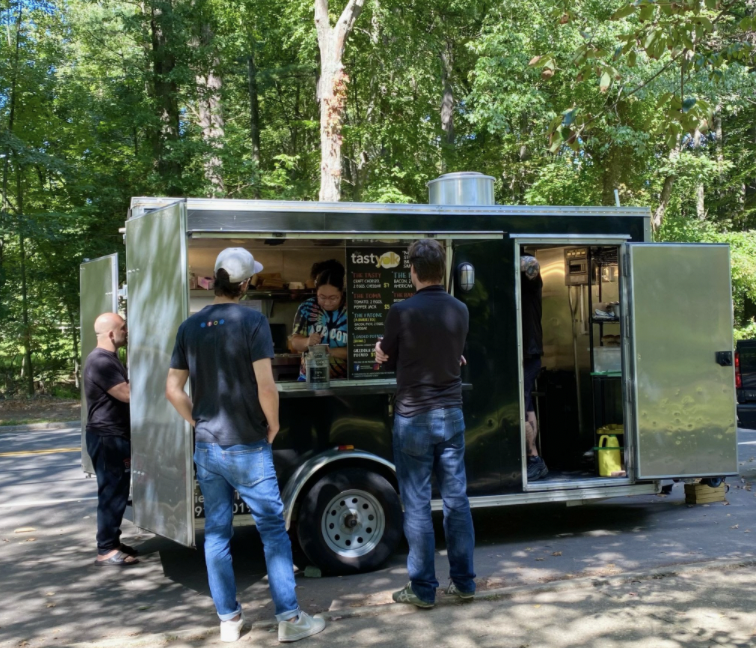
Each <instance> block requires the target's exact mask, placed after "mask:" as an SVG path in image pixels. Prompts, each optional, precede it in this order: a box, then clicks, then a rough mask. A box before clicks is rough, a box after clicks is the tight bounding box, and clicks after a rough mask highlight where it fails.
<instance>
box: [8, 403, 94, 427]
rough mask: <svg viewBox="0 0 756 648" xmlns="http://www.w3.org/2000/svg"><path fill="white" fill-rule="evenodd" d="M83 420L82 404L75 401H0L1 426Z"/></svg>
mask: <svg viewBox="0 0 756 648" xmlns="http://www.w3.org/2000/svg"><path fill="white" fill-rule="evenodd" d="M80 418H81V402H80V401H78V400H75V399H66V398H54V397H52V396H36V397H35V398H18V399H16V398H9V399H5V400H0V425H23V424H25V423H52V422H57V421H75V420H77V419H80Z"/></svg>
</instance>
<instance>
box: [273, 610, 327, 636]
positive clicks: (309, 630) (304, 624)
mask: <svg viewBox="0 0 756 648" xmlns="http://www.w3.org/2000/svg"><path fill="white" fill-rule="evenodd" d="M325 625H326V623H325V619H321V618H319V617H311V616H310V615H309V614H307V612H300V613H299V616H298V617H297V618H296V619H294V620H293V621H279V623H278V640H279V641H280V642H281V643H288V642H291V641H299V640H300V639H304V638H305V637H311V636H312V635H316V634H318V632H323V630H324V629H325Z"/></svg>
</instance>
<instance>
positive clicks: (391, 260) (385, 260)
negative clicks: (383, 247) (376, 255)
mask: <svg viewBox="0 0 756 648" xmlns="http://www.w3.org/2000/svg"><path fill="white" fill-rule="evenodd" d="M401 260H402V258H401V257H400V256H399V255H398V254H397V253H396V252H386V253H384V254H382V255H381V258H380V259H378V265H377V266H376V267H377V268H396V266H398V265H399V262H400V261H401Z"/></svg>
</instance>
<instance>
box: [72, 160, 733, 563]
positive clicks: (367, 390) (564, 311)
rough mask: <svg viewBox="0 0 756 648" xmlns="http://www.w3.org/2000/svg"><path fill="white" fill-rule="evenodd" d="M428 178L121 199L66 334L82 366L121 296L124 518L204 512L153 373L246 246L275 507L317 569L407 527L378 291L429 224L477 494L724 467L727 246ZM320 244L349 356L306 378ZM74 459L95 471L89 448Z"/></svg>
mask: <svg viewBox="0 0 756 648" xmlns="http://www.w3.org/2000/svg"><path fill="white" fill-rule="evenodd" d="M429 185H430V194H431V199H430V201H429V204H427V205H404V204H368V203H333V204H331V203H318V202H285V201H263V200H227V199H192V198H189V199H174V198H134V199H133V200H132V201H131V208H130V210H129V214H128V219H127V221H126V225H125V245H126V263H125V281H119V264H118V258H117V255H111V256H108V257H104V258H101V259H96V260H92V261H88V262H86V263H84V264H82V266H81V331H82V364H83V362H84V361H85V360H86V355H87V354H88V353H89V352H90V351H91V349H92V348H93V347H94V345H95V340H94V337H93V332H92V325H93V322H94V319H95V318H96V317H97V316H98V315H99V314H100V313H102V312H105V311H115V310H117V309H118V308H119V303H120V307H121V308H122V309H123V310H125V311H126V313H127V315H128V326H129V344H128V370H129V376H130V382H131V426H132V489H133V511H132V514H133V521H134V523H135V524H136V525H137V526H138V527H140V528H143V529H147V530H149V531H152V532H154V533H157V534H159V535H161V536H165V537H167V538H170V539H172V540H174V541H176V542H178V543H181V544H183V545H186V546H194V545H195V539H196V537H197V533H198V531H200V530H201V529H202V527H203V521H204V511H203V505H202V497H201V493H200V491H199V489H198V486H197V483H196V480H195V476H194V465H193V461H192V456H193V431H192V429H191V427H190V426H189V425H188V424H187V423H186V422H185V421H184V420H183V419H182V418H181V417H180V416H179V415H178V414H177V413H176V411H175V410H174V409H173V407H172V406H171V405H170V403H169V402H168V401H167V400H166V399H165V395H164V393H165V382H166V376H167V372H168V367H169V361H170V357H171V352H172V349H173V345H174V340H175V335H176V331H177V329H178V327H179V325H180V324H181V322H182V321H183V320H184V319H185V318H186V317H187V316H189V315H190V314H192V313H195V312H198V311H199V310H201V309H202V308H203V307H204V306H206V305H208V304H209V303H211V301H212V300H213V297H214V295H213V292H212V290H209V289H208V287H209V285H210V284H209V283H208V279H205V278H211V277H212V276H213V268H214V262H215V258H216V256H217V254H218V253H219V252H220V251H221V250H222V249H223V248H225V247H230V246H237V247H244V248H247V249H248V250H250V251H251V252H252V253H253V254H254V257H255V259H256V260H258V261H260V262H261V263H262V264H263V266H264V271H263V273H264V276H263V278H262V280H260V278H259V277H258V280H256V281H255V284H256V286H255V287H254V288H251V289H250V290H249V292H248V293H247V294H246V295H245V296H244V298H243V300H242V302H241V304H242V305H243V306H245V307H249V308H254V309H257V310H259V311H260V312H262V313H264V314H265V315H266V317H267V318H268V321H269V322H270V326H271V331H272V334H273V340H274V345H275V359H274V360H273V365H274V372H275V376H276V379H277V385H278V389H279V393H280V419H281V431H280V433H279V435H278V437H277V438H276V440H275V443H274V458H275V465H276V470H277V474H278V479H279V482H280V487H281V492H282V498H283V501H284V505H285V519H286V524H287V527H288V528H289V530H290V533H291V535H292V537H293V538H294V539H295V540H298V541H299V544H300V545H301V548H302V550H303V551H304V553H305V554H306V556H307V558H308V559H309V561H311V563H313V564H316V565H318V566H320V567H321V568H323V569H326V570H328V571H330V572H332V573H349V572H356V571H364V570H369V569H373V568H376V567H377V566H379V565H380V564H381V563H382V562H383V561H384V560H385V559H386V558H387V557H388V556H389V555H390V554H391V553H392V551H393V550H394V549H395V548H396V546H397V544H398V542H399V540H400V537H401V518H402V507H401V499H400V493H399V492H398V487H397V480H396V476H395V470H394V465H393V458H392V432H391V430H392V419H393V399H394V395H395V391H396V380H395V376H394V374H392V373H390V372H388V371H386V370H385V369H384V368H383V367H381V366H380V365H377V364H376V363H375V358H374V351H373V349H374V345H375V342H376V340H377V339H378V338H379V337H380V335H381V334H382V331H383V324H384V319H385V316H386V313H387V312H388V309H389V308H390V307H391V305H392V304H393V303H396V302H398V301H400V300H403V299H407V298H410V299H411V296H412V294H413V288H412V284H411V282H410V278H409V262H408V258H407V249H408V246H409V245H410V244H411V242H412V241H414V240H416V239H419V238H423V237H431V238H435V239H436V240H438V241H439V242H440V243H441V244H442V245H443V246H444V247H445V249H446V253H447V273H446V286H447V288H448V290H449V292H450V293H451V294H453V295H454V296H455V297H456V298H457V299H459V300H460V301H462V302H463V303H464V304H465V305H466V306H467V308H468V310H469V313H470V332H469V335H468V338H467V343H466V347H465V357H466V359H467V364H466V365H465V366H464V367H462V382H463V400H464V415H465V422H466V427H467V430H466V469H467V478H468V494H469V497H470V504H471V506H472V507H476V508H477V507H493V506H506V505H510V504H538V503H544V502H565V503H566V504H567V505H575V504H580V503H583V502H585V501H587V500H598V499H606V498H611V497H623V496H630V495H641V494H652V493H656V492H658V491H659V489H660V488H661V484H662V480H669V479H682V480H694V479H699V478H708V479H721V478H724V477H726V476H728V475H735V474H737V453H736V449H737V445H736V416H735V408H736V405H735V402H736V399H735V378H734V371H733V367H732V361H733V336H732V320H733V315H732V299H731V284H730V260H729V248H728V247H727V246H726V245H715V244H706V245H703V244H678V243H653V242H651V227H650V216H651V214H650V211H649V210H648V209H645V208H634V207H633V208H631V207H621V206H616V207H541V206H538V207H534V206H506V205H495V204H494V203H493V178H489V177H487V176H483V175H481V174H476V173H458V174H448V175H445V176H441V177H440V178H439V179H437V180H434V181H432V182H431V183H429ZM523 254H527V255H532V256H535V257H536V258H537V259H538V261H539V263H540V268H541V276H542V279H543V291H542V308H543V316H542V326H543V351H544V353H543V356H542V358H541V361H542V369H541V373H540V374H539V376H538V379H537V383H536V389H535V391H534V400H535V404H536V413H537V419H538V422H539V428H540V429H539V437H538V447H539V448H540V453H541V456H542V457H543V458H544V460H545V462H546V464H547V465H548V467H549V474H548V475H547V476H546V477H545V478H543V479H539V480H537V481H530V482H529V481H528V477H527V470H526V464H527V456H526V441H525V432H526V427H525V411H524V400H523V398H524V396H523V394H524V392H523V368H522V358H523V343H522V324H521V281H525V280H526V279H521V273H520V256H521V255H523ZM329 259H337V260H339V261H340V262H341V263H342V264H343V265H344V267H345V269H346V287H345V292H346V300H347V303H346V307H347V313H348V363H347V364H348V374H347V376H346V378H344V379H339V380H334V379H331V380H330V383H329V384H328V385H327V386H325V385H308V384H307V383H306V382H299V381H297V377H298V373H299V363H300V358H299V356H298V355H296V354H293V353H292V352H291V349H290V347H289V343H288V338H289V336H290V335H291V333H292V322H293V320H294V315H295V313H296V310H297V307H298V305H299V304H300V303H301V302H302V301H303V300H304V299H307V298H309V297H311V296H312V295H313V294H314V290H313V289H312V283H311V282H309V279H310V268H311V266H312V265H313V263H315V262H318V261H323V260H329ZM203 285H204V287H203ZM119 296H120V300H119ZM82 409H83V412H84V414H83V416H84V417H86V407H84V408H82ZM83 423H84V425H86V420H84V421H83ZM82 457H83V468H84V470H85V471H88V472H91V471H92V468H91V463H89V460H88V457H87V455H86V449H85V448H84V447H83V449H82ZM436 494H437V493H436ZM432 506H433V508H434V510H440V509H441V508H442V502H441V501H440V499H434V500H433V503H432ZM235 511H236V513H237V514H236V515H235V523H236V524H238V525H246V524H253V520H252V519H251V516H250V515H249V511H248V509H247V508H246V506H245V505H244V503H243V502H242V501H240V500H237V501H236V504H235Z"/></svg>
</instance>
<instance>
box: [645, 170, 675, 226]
mask: <svg viewBox="0 0 756 648" xmlns="http://www.w3.org/2000/svg"><path fill="white" fill-rule="evenodd" d="M676 177H677V176H675V175H672V174H670V175H668V176H667V177H666V178H664V184H663V185H662V190H661V195H660V196H659V205H658V206H657V207H656V211H654V215H653V217H652V219H651V225H652V227H653V229H654V231H657V230H658V229H659V228H660V227H661V224H662V221H663V220H664V214H665V212H666V211H667V206H668V205H669V199H670V197H671V196H672V186H673V185H674V184H675V178H676Z"/></svg>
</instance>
